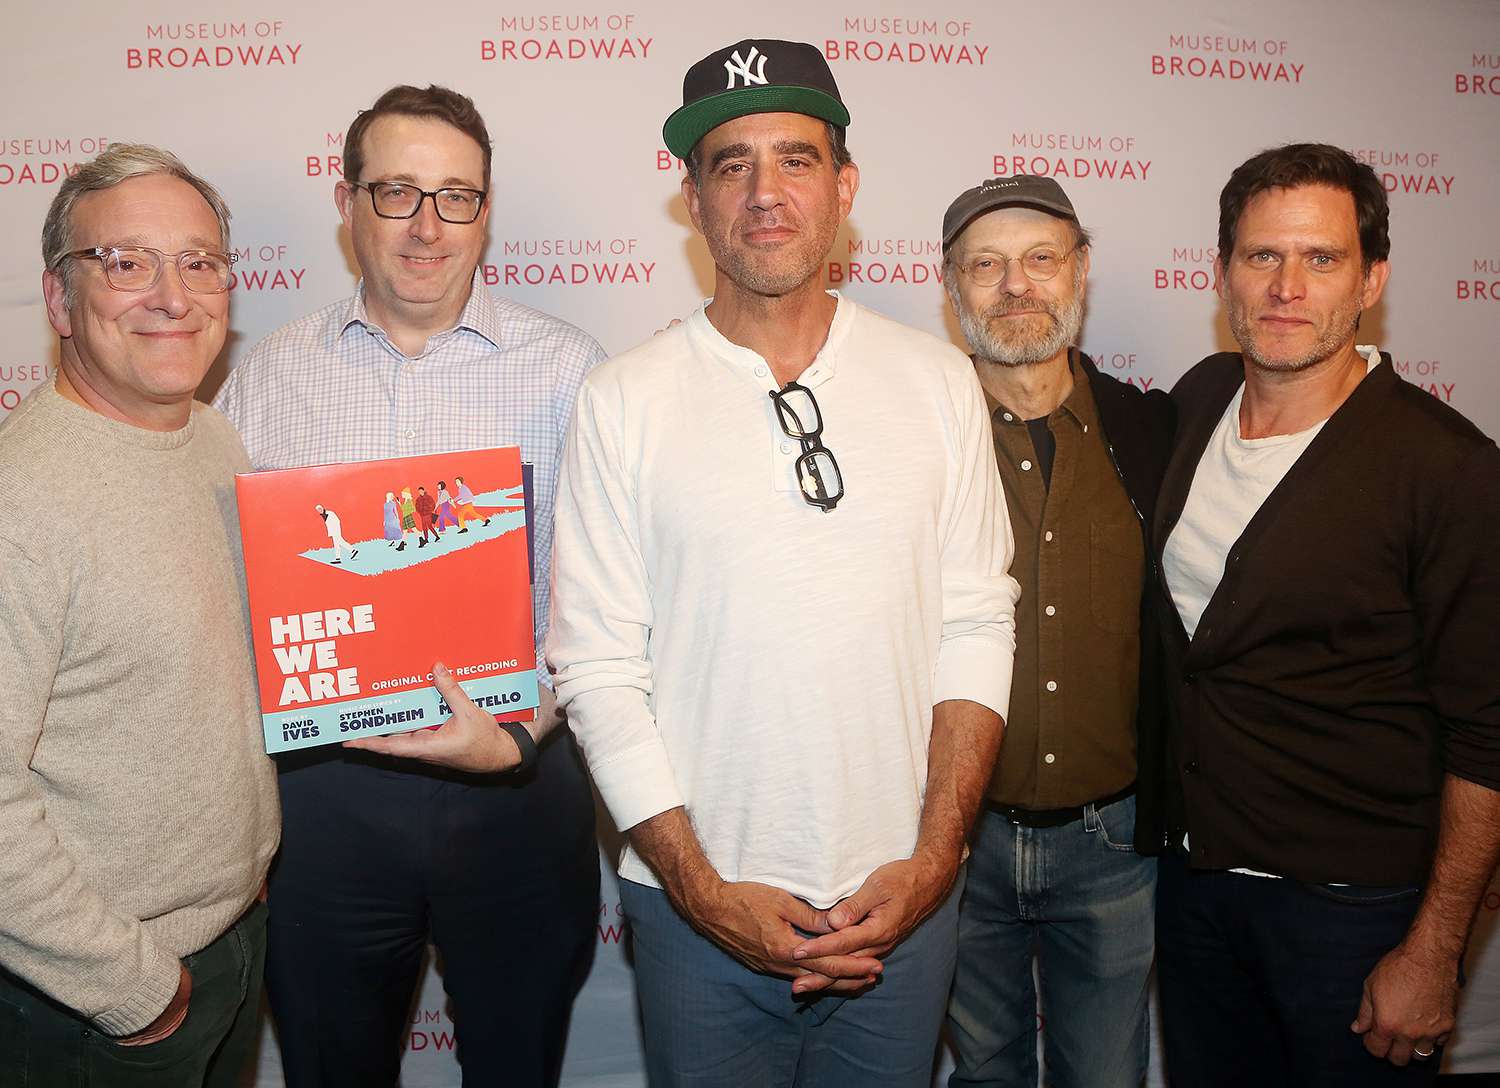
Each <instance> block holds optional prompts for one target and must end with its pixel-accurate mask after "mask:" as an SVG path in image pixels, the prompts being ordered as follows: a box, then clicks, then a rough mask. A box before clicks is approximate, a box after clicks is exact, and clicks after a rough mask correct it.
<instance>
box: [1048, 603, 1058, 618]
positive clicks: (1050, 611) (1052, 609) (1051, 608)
mask: <svg viewBox="0 0 1500 1088" xmlns="http://www.w3.org/2000/svg"><path fill="white" fill-rule="evenodd" d="M1047 615H1049V616H1055V615H1057V606H1056V605H1052V604H1049V605H1048V606H1047Z"/></svg>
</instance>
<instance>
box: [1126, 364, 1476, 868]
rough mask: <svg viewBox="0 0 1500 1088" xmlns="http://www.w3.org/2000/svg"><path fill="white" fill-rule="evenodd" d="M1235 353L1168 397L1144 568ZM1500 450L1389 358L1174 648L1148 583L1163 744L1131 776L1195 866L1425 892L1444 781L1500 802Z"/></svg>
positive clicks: (1175, 625) (1253, 524) (1237, 367)
mask: <svg viewBox="0 0 1500 1088" xmlns="http://www.w3.org/2000/svg"><path fill="white" fill-rule="evenodd" d="M1243 379H1244V375H1243V364H1242V362H1241V358H1240V356H1239V355H1237V354H1230V353H1224V354H1219V355H1213V356H1210V357H1209V358H1207V359H1205V360H1203V362H1201V363H1199V364H1198V365H1197V366H1196V367H1194V368H1193V369H1192V370H1191V371H1189V372H1188V373H1187V374H1186V375H1185V376H1184V377H1183V378H1182V380H1181V381H1179V382H1178V383H1177V386H1176V388H1175V389H1174V390H1173V392H1172V399H1173V401H1174V402H1175V403H1176V404H1177V409H1178V417H1179V427H1178V441H1177V447H1176V449H1175V451H1174V453H1173V456H1172V461H1171V464H1170V466H1169V467H1168V469H1167V475H1166V479H1165V480H1164V481H1163V484H1162V492H1161V495H1160V498H1159V501H1158V505H1157V516H1156V524H1155V531H1154V533H1153V538H1154V544H1155V549H1156V551H1155V556H1156V560H1157V566H1158V569H1159V568H1160V561H1161V555H1162V549H1163V546H1164V544H1165V542H1166V540H1167V538H1168V536H1169V535H1170V533H1171V531H1172V528H1173V527H1174V526H1175V525H1176V524H1177V520H1178V518H1179V517H1180V516H1181V514H1182V508H1183V504H1184V503H1185V502H1186V500H1187V495H1188V491H1189V488H1190V487H1191V485H1192V480H1193V475H1194V473H1195V471H1196V470H1197V466H1198V462H1199V459H1200V458H1201V457H1202V455H1203V451H1204V449H1205V447H1206V446H1207V443H1208V440H1209V438H1210V436H1211V435H1212V433H1213V430H1214V427H1215V425H1216V424H1217V423H1218V421H1219V419H1220V417H1221V416H1222V415H1223V413H1224V410H1225V409H1226V408H1227V407H1228V405H1229V402H1230V400H1231V399H1232V398H1233V396H1234V393H1235V391H1236V390H1237V389H1238V388H1239V387H1240V385H1241V383H1242V382H1243ZM1497 546H1500V451H1497V450H1496V447H1495V444H1494V443H1493V442H1492V441H1490V440H1489V439H1488V438H1487V437H1485V435H1484V434H1483V433H1481V432H1480V431H1479V430H1478V429H1477V428H1476V427H1475V426H1474V425H1473V424H1471V423H1470V422H1469V421H1468V420H1466V419H1464V417H1463V416H1461V415H1459V414H1458V413H1457V412H1455V411H1454V410H1452V409H1451V408H1449V407H1448V406H1447V405H1445V404H1443V403H1441V402H1440V401H1438V400H1437V399H1436V398H1434V397H1432V396H1430V395H1429V394H1427V393H1426V392H1424V391H1422V390H1421V389H1418V388H1417V387H1415V386H1412V385H1410V384H1408V383H1407V382H1404V381H1402V380H1401V378H1400V377H1399V376H1398V375H1397V374H1396V372H1395V371H1394V369H1393V368H1392V365H1391V361H1390V358H1389V356H1386V357H1384V358H1383V361H1382V362H1381V364H1380V365H1379V366H1377V367H1376V368H1375V369H1374V370H1373V371H1371V372H1370V373H1369V374H1368V375H1367V376H1366V377H1365V378H1364V380H1363V381H1361V382H1360V384H1359V386H1358V387H1357V388H1356V389H1355V390H1354V392H1353V393H1352V394H1350V396H1349V397H1348V399H1347V400H1345V402H1344V403H1343V404H1342V405H1341V406H1340V407H1339V409H1338V410H1337V411H1336V412H1335V413H1334V414H1333V416H1332V417H1331V418H1330V419H1329V420H1328V422H1327V423H1326V424H1325V425H1324V426H1323V429H1322V430H1321V431H1320V432H1319V433H1318V435H1317V437H1315V438H1314V439H1313V441H1312V443H1311V444H1310V445H1309V446H1308V448H1307V450H1306V451H1305V452H1304V453H1303V454H1302V456H1301V457H1300V458H1299V459H1298V460H1297V462H1296V464H1294V465H1293V466H1292V468H1291V469H1290V470H1289V471H1288V472H1287V474H1286V476H1285V478H1284V479H1283V480H1282V482H1281V483H1280V484H1279V485H1278V486H1277V487H1276V488H1275V489H1274V490H1273V491H1272V492H1271V494H1270V495H1269V496H1267V498H1266V501H1265V503H1264V504H1263V505H1262V506H1261V508H1260V510H1259V511H1258V512H1257V513H1256V515H1255V516H1254V517H1253V518H1252V519H1251V521H1250V523H1249V525H1247V526H1246V528H1245V531H1244V533H1243V534H1242V535H1241V536H1240V538H1239V539H1238V540H1237V541H1236V542H1235V544H1234V545H1233V547H1232V548H1231V549H1230V552H1229V555H1228V556H1227V557H1226V561H1225V574H1224V578H1223V580H1222V581H1221V582H1220V584H1219V586H1218V589H1217V590H1216V592H1215V593H1214V595H1213V597H1212V598H1211V599H1210V601H1209V603H1208V605H1207V607H1206V608H1205V609H1204V612H1203V616H1202V619H1201V620H1200V622H1199V625H1198V629H1197V633H1196V636H1195V637H1194V638H1193V639H1192V640H1191V642H1189V640H1188V638H1187V635H1186V633H1185V631H1184V629H1183V626H1182V623H1181V621H1180V619H1179V618H1178V616H1177V611H1176V609H1175V608H1174V607H1173V606H1172V604H1171V602H1170V598H1169V597H1168V596H1167V593H1166V586H1165V581H1164V579H1163V580H1161V581H1160V582H1159V584H1158V586H1157V589H1158V605H1159V616H1160V619H1161V621H1162V632H1163V637H1164V644H1165V645H1164V649H1165V658H1166V675H1165V683H1166V685H1167V690H1168V691H1169V692H1170V693H1171V697H1170V699H1169V703H1170V709H1171V714H1170V715H1169V729H1168V735H1167V736H1166V737H1165V738H1156V744H1155V747H1156V749H1157V751H1156V754H1157V756H1158V758H1157V760H1156V761H1155V762H1154V763H1153V764H1152V766H1151V767H1150V769H1149V771H1148V770H1147V769H1146V768H1145V765H1144V764H1143V771H1142V787H1141V788H1142V790H1143V792H1145V793H1150V794H1151V795H1152V796H1153V804H1154V805H1155V806H1156V808H1155V810H1154V811H1158V812H1164V814H1165V825H1164V826H1159V827H1158V828H1156V829H1152V830H1159V831H1160V832H1161V833H1162V837H1163V838H1162V841H1171V842H1180V841H1181V833H1182V832H1183V831H1184V830H1186V831H1189V832H1190V833H1191V846H1192V853H1191V862H1192V864H1193V866H1194V867H1197V868H1208V869H1226V868H1238V867H1246V868H1251V869H1259V870H1263V871H1267V872H1274V873H1280V874H1282V875H1285V876H1288V877H1293V878H1296V879H1300V880H1307V881H1317V882H1330V883H1331V882H1341V883H1350V884H1367V885H1396V884H1408V883H1421V882H1424V881H1425V880H1426V877H1427V872H1428V868H1429V867H1430V865H1431V861H1432V853H1433V848H1434V846H1435V844H1436V839H1437V830H1438V811H1439V808H1438V805H1439V794H1440V792H1441V788H1442V780H1443V775H1444V773H1445V772H1446V773H1451V774H1454V775H1457V776H1459V777H1462V778H1466V779H1469V780H1471V781H1474V782H1477V783H1479V784H1481V785H1484V786H1487V787H1489V788H1491V789H1500V639H1497V638H1496V636H1495V632H1494V626H1495V623H1496V621H1497V620H1500V551H1497Z"/></svg>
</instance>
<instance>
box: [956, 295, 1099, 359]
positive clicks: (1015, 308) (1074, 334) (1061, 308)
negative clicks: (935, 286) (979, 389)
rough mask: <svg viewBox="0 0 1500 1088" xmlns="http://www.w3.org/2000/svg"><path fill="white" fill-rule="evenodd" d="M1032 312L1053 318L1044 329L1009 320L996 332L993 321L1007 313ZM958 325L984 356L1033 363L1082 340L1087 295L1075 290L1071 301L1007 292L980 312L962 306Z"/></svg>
mask: <svg viewBox="0 0 1500 1088" xmlns="http://www.w3.org/2000/svg"><path fill="white" fill-rule="evenodd" d="M1018 313H1032V314H1038V315H1043V314H1045V315H1046V316H1047V317H1049V318H1051V320H1050V321H1048V322H1045V323H1044V324H1043V327H1042V328H1041V329H1037V328H1036V323H1033V322H1031V321H1026V322H1024V323H1021V322H1005V323H1004V324H1002V325H1001V326H1000V328H1001V329H1002V330H1003V331H1002V332H1000V333H996V332H995V331H994V330H993V328H992V327H991V325H990V322H991V321H992V320H993V319H995V318H998V317H1001V316H1003V315H1005V314H1018ZM958 324H959V327H960V328H961V329H963V334H964V338H965V339H966V340H968V341H969V347H970V348H972V349H973V351H974V354H975V355H977V356H979V358H981V359H985V360H988V361H989V362H992V363H999V364H1000V365H1001V366H1033V365H1035V364H1037V363H1045V362H1046V361H1047V360H1049V359H1052V358H1054V357H1056V355H1057V354H1058V353H1059V352H1061V351H1063V350H1065V349H1066V348H1068V347H1070V346H1071V345H1073V344H1076V343H1077V342H1078V334H1079V332H1081V331H1082V329H1083V294H1082V292H1079V291H1075V292H1074V294H1073V297H1072V299H1070V300H1069V301H1067V302H1052V301H1049V300H1047V299H1041V298H1029V299H1028V298H1014V297H1012V296H1010V295H1003V296H1002V297H1001V299H1000V301H999V302H997V303H995V304H994V305H993V306H990V307H988V308H987V309H985V310H983V311H981V312H979V313H971V312H969V311H967V310H964V309H963V308H962V307H960V308H959V314H958Z"/></svg>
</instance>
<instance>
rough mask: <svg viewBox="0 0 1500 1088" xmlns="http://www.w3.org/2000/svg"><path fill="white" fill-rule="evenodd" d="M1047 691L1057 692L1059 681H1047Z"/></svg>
mask: <svg viewBox="0 0 1500 1088" xmlns="http://www.w3.org/2000/svg"><path fill="white" fill-rule="evenodd" d="M1047 690H1048V691H1056V690H1057V681H1056V680H1048V681H1047Z"/></svg>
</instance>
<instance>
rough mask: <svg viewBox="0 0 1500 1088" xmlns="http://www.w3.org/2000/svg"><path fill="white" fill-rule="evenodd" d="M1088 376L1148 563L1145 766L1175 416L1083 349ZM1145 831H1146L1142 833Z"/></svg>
mask: <svg viewBox="0 0 1500 1088" xmlns="http://www.w3.org/2000/svg"><path fill="white" fill-rule="evenodd" d="M1078 360H1079V364H1080V365H1081V367H1082V368H1083V372H1084V373H1085V374H1086V375H1088V379H1089V389H1090V391H1091V392H1092V393H1093V394H1094V407H1095V409H1096V410H1097V411H1098V413H1099V425H1100V426H1101V427H1102V428H1103V429H1104V443H1105V445H1106V446H1107V447H1108V448H1109V455H1110V458H1111V459H1112V460H1113V461H1114V463H1115V469H1116V471H1118V472H1119V474H1120V481H1121V482H1122V483H1123V484H1124V485H1125V493H1126V494H1127V495H1128V496H1130V502H1131V504H1132V505H1133V506H1134V507H1135V511H1136V514H1138V515H1139V516H1140V519H1141V539H1142V541H1143V543H1144V544H1145V554H1146V564H1145V569H1144V571H1143V577H1144V584H1143V587H1142V592H1141V670H1140V696H1139V699H1138V700H1137V709H1136V719H1135V720H1136V737H1137V741H1136V762H1137V764H1138V765H1139V766H1144V765H1145V762H1146V760H1147V759H1148V758H1149V759H1151V760H1153V761H1154V762H1155V763H1160V761H1161V752H1160V748H1161V739H1160V738H1161V737H1163V736H1164V735H1165V729H1164V728H1163V726H1162V718H1163V715H1164V712H1165V710H1164V705H1163V691H1162V684H1161V677H1162V662H1161V640H1160V637H1159V632H1160V624H1159V622H1158V621H1157V618H1156V610H1157V607H1158V605H1157V602H1156V595H1155V593H1154V592H1153V586H1154V585H1155V583H1156V582H1157V578H1156V576H1155V554H1156V553H1155V550H1154V549H1153V548H1152V546H1151V525H1152V523H1153V520H1154V517H1155V513H1156V493H1157V490H1158V488H1159V487H1160V485H1161V479H1162V474H1163V473H1164V472H1165V471H1166V467H1167V459H1168V457H1169V455H1170V454H1171V451H1172V429H1173V422H1174V419H1175V416H1176V412H1175V409H1174V408H1173V406H1172V400H1171V398H1170V397H1168V396H1167V394H1166V393H1165V392H1163V391H1162V390H1160V389H1154V390H1151V391H1150V392H1143V391H1141V390H1140V389H1138V388H1136V387H1135V386H1133V385H1130V384H1128V383H1126V382H1122V381H1117V380H1116V379H1114V378H1111V377H1108V376H1106V375H1104V374H1101V373H1099V370H1098V368H1097V367H1096V366H1094V364H1093V363H1092V362H1091V361H1090V360H1089V358H1088V357H1087V356H1086V355H1083V354H1082V353H1080V354H1079V356H1078ZM1159 808H1160V806H1159V805H1158V804H1157V803H1156V798H1155V797H1154V796H1153V797H1149V798H1148V797H1146V796H1145V795H1141V797H1140V799H1139V800H1138V801H1137V809H1136V849H1138V850H1141V851H1142V852H1150V853H1155V852H1156V849H1155V848H1153V844H1156V843H1159V842H1160V840H1161V839H1162V835H1163V832H1162V830H1161V829H1162V826H1163V825H1164V819H1165V817H1164V814H1163V813H1161V812H1160V811H1159ZM1143 830H1144V832H1145V834H1144V837H1143Z"/></svg>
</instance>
